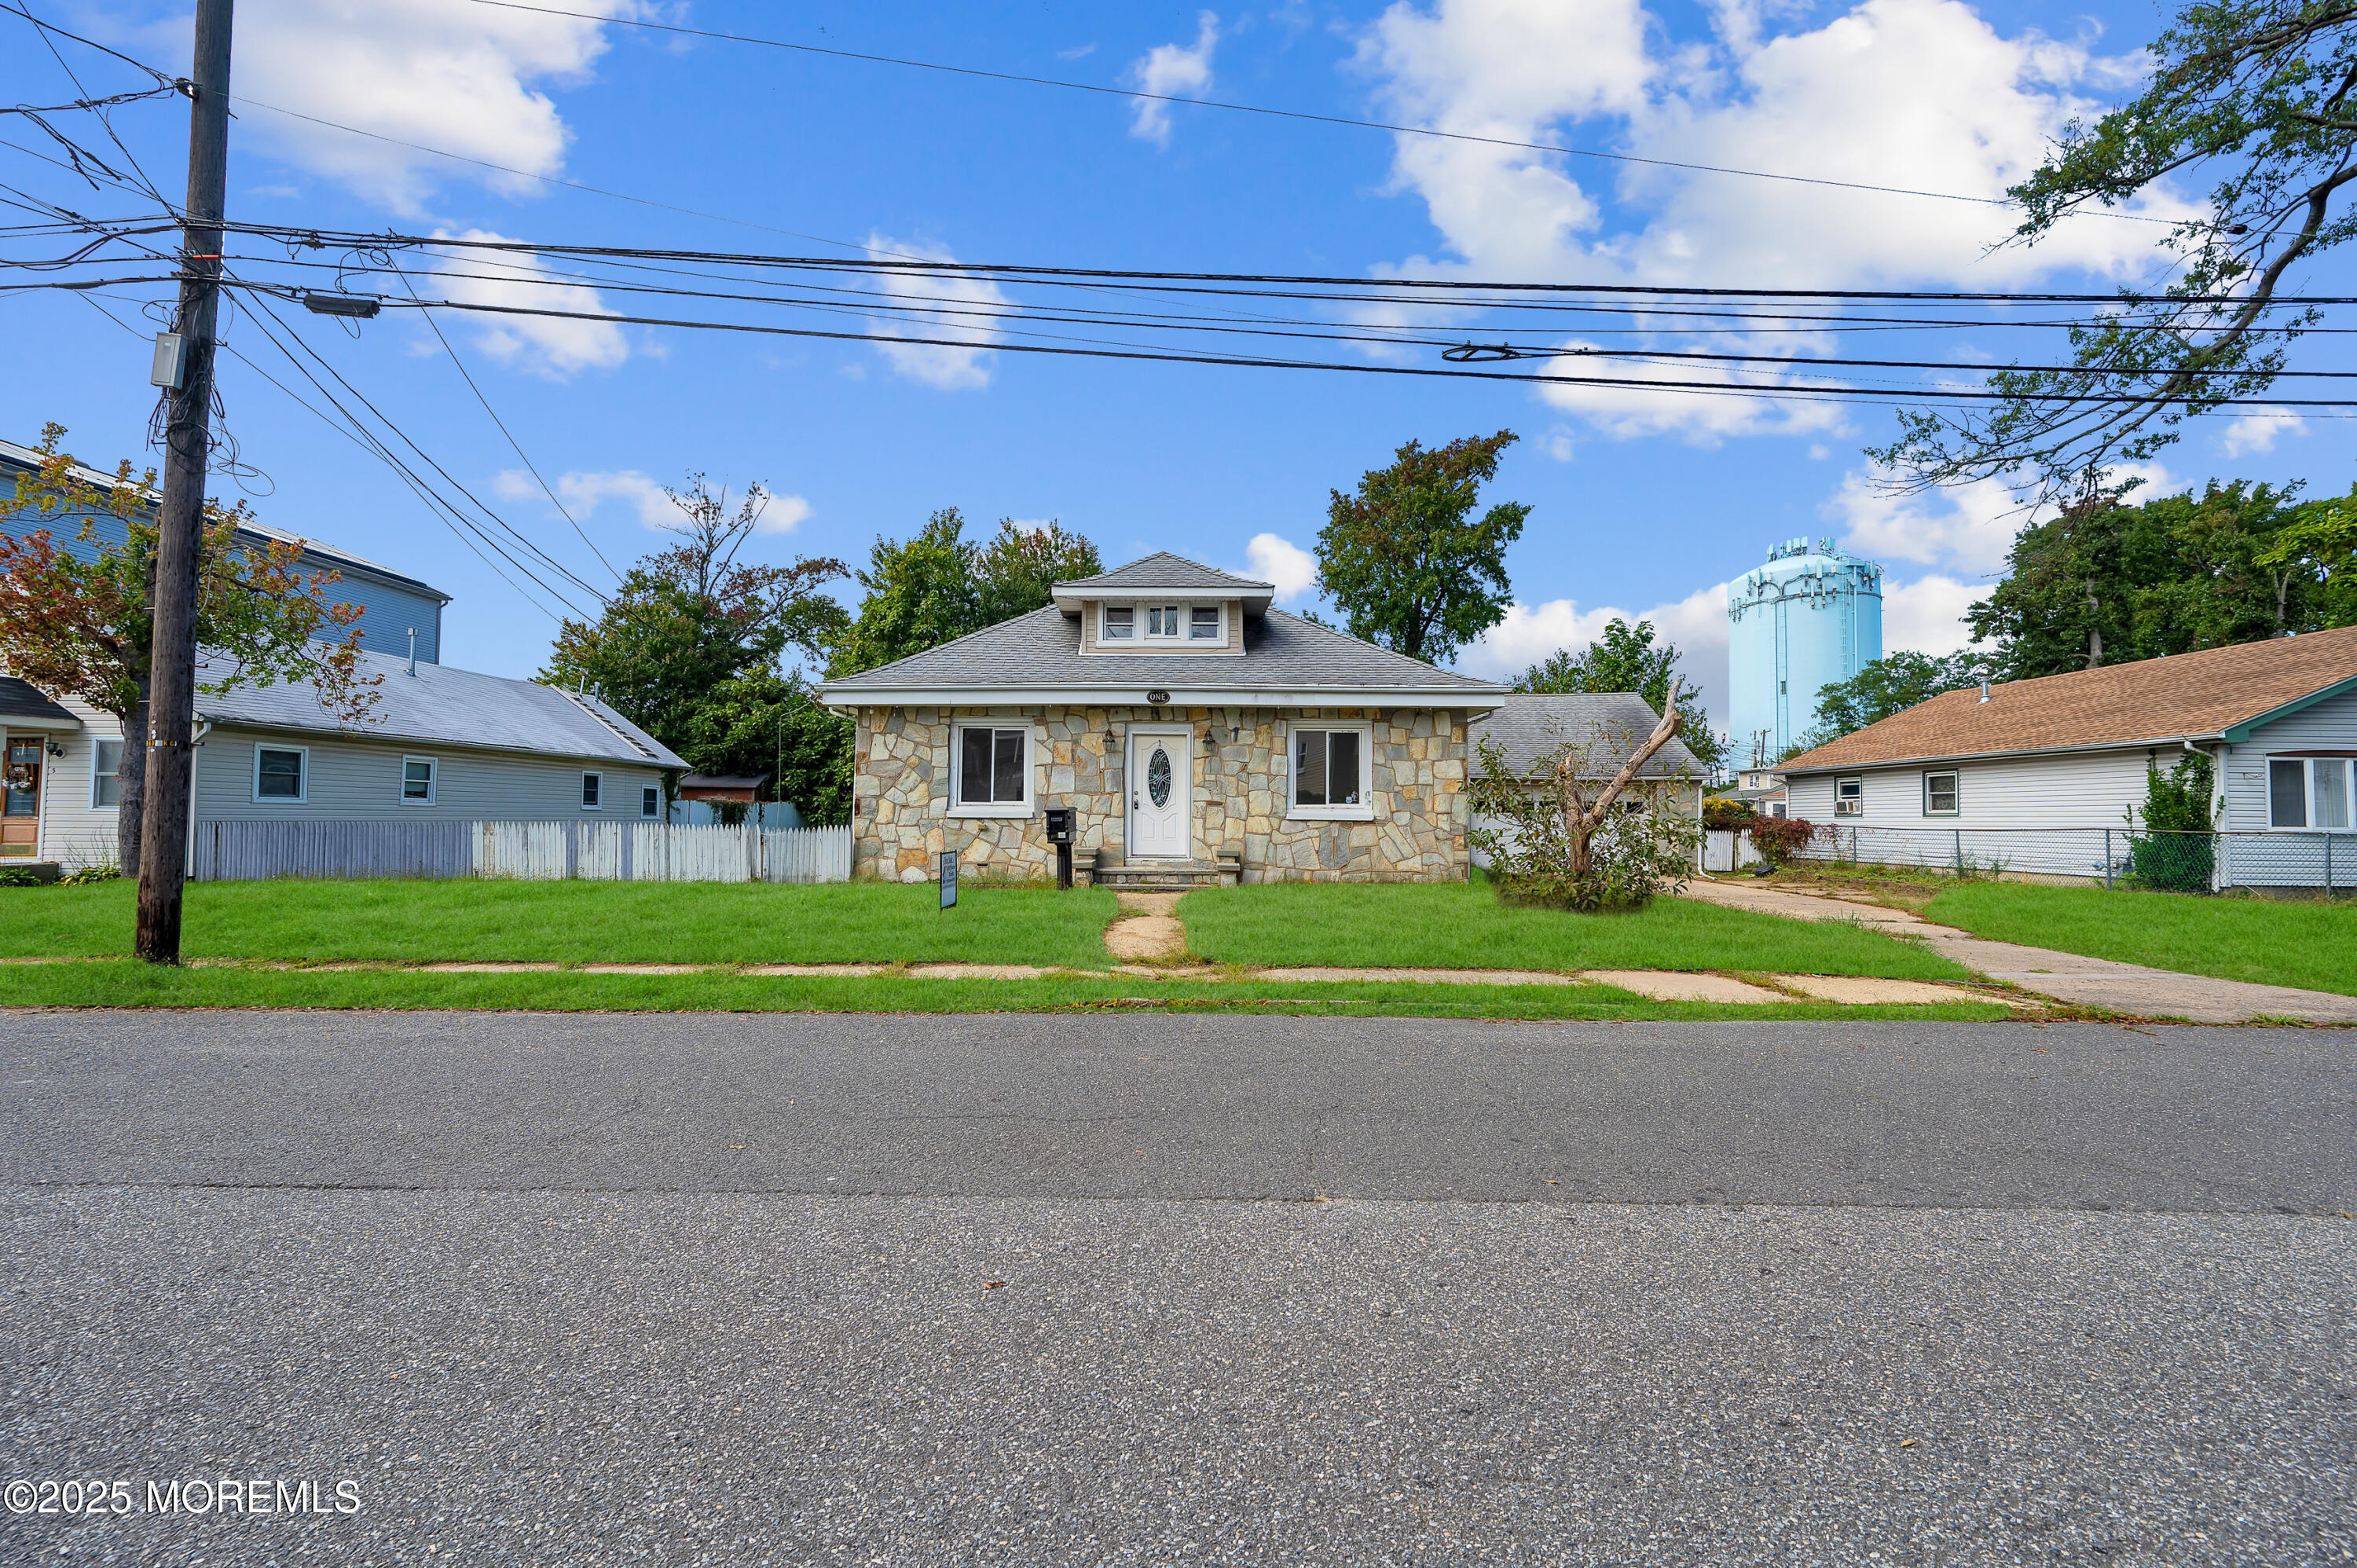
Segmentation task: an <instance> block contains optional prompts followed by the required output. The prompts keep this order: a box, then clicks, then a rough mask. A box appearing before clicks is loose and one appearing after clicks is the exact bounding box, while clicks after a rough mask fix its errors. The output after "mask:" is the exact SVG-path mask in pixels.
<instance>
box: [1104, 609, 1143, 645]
mask: <svg viewBox="0 0 2357 1568" xmlns="http://www.w3.org/2000/svg"><path fill="white" fill-rule="evenodd" d="M1103 631H1104V635H1103V639H1102V640H1103V641H1106V642H1127V641H1129V640H1131V639H1133V638H1135V637H1136V635H1137V612H1136V611H1135V610H1134V609H1132V608H1130V607H1129V606H1127V605H1107V606H1105V607H1104V628H1103Z"/></svg>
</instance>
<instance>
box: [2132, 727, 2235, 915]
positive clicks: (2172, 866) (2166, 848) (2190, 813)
mask: <svg viewBox="0 0 2357 1568" xmlns="http://www.w3.org/2000/svg"><path fill="white" fill-rule="evenodd" d="M2144 825H2145V831H2144V832H2141V833H2139V832H2136V831H2135V829H2136V808H2135V807H2133V806H2131V807H2129V808H2128V828H2129V833H2128V865H2129V875H2131V876H2132V877H2134V878H2135V879H2136V881H2137V882H2139V883H2142V884H2143V885H2144V886H2147V887H2154V888H2158V889H2160V890H2161V891H2163V892H2168V893H2206V892H2208V891H2209V890H2210V876H2211V872H2212V867H2213V866H2214V865H2215V864H2216V860H2217V848H2216V845H2217V841H2216V840H2215V839H2214V838H2212V836H2211V825H2210V758H2209V757H2206V756H2204V755H2203V754H2201V752H2198V751H2195V752H2189V753H2187V754H2186V756H2185V757H2183V758H2182V759H2181V760H2180V761H2179V763H2178V765H2177V766H2176V767H2175V768H2170V769H2169V771H2168V772H2166V773H2163V772H2162V771H2161V770H2160V769H2159V768H2156V767H2154V766H2152V765H2151V764H2149V763H2147V765H2146V767H2145V779H2144Z"/></svg>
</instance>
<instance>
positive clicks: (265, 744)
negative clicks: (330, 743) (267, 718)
mask: <svg viewBox="0 0 2357 1568" xmlns="http://www.w3.org/2000/svg"><path fill="white" fill-rule="evenodd" d="M265 751H291V752H293V753H294V754H295V755H296V756H297V757H301V758H302V759H303V761H302V763H301V767H302V771H301V772H299V773H297V774H296V776H295V782H296V791H295V793H294V794H292V795H265V794H264V793H263V792H262V754H263V753H264V752H265ZM253 803H254V804H255V805H257V806H307V805H309V804H310V803H311V748H310V747H309V746H285V745H282V744H280V743H278V742H276V741H267V740H257V741H255V742H254V743H253Z"/></svg>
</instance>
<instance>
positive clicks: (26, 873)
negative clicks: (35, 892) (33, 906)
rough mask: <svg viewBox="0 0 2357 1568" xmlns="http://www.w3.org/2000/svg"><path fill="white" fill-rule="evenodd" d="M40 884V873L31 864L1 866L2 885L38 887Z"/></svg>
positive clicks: (0, 879)
mask: <svg viewBox="0 0 2357 1568" xmlns="http://www.w3.org/2000/svg"><path fill="white" fill-rule="evenodd" d="M40 885H41V878H40V875H39V874H38V873H37V872H35V871H34V870H33V868H32V867H31V866H28V865H4V866H0V887H38V886H40Z"/></svg>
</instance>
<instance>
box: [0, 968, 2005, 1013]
mask: <svg viewBox="0 0 2357 1568" xmlns="http://www.w3.org/2000/svg"><path fill="white" fill-rule="evenodd" d="M0 1007H273V1008H372V1009H373V1008H393V1009H410V1008H428V1007H434V1008H453V1009H462V1010H463V1009H470V1010H496V1011H502V1012H512V1011H522V1010H527V1009H528V1010H533V1011H553V1012H567V1011H580V1012H608V1013H612V1012H657V1013H668V1012H699V1013H822V1012H823V1013H1019V1012H1039V1013H1071V1012H1094V1011H1116V1010H1130V1009H1140V1008H1146V1009H1164V1010H1169V1011H1174V1012H1203V1013H1246V1014H1264V1013H1275V1014H1298V1015H1306V1016H1310V1017H1334V1016H1338V1015H1340V1016H1353V1017H1367V1016H1394V1017H1397V1016H1407V1017H1453V1018H1556V1019H1646V1020H1652V1019H1714V1018H1743V1019H1833V1020H1840V1021H1844V1022H1848V1021H1854V1020H1857V1019H1866V1018H1915V1019H1921V1018H1951V1019H1997V1018H2006V1017H2010V1016H2011V1015H2012V1014H2011V1010H2010V1009H2008V1008H2006V1007H2003V1006H2000V1005H1997V1004H1993V1003H1954V1004H1941V1005H1937V1006H1929V1007H1841V1006H1834V1005H1831V1004H1824V1003H1810V1002H1792V1003H1771V1004H1758V1005H1739V1006H1731V1005H1726V1004H1711V1003H1684V1002H1648V1001H1645V1000H1643V999H1642V998H1641V997H1637V996H1632V995H1631V994H1629V993H1626V992H1622V991H1616V990H1613V989H1611V988H1609V987H1607V986H1580V987H1577V988H1573V987H1568V986H1550V985H1411V984H1396V983H1394V984H1364V985H1331V984H1319V985H1267V984H1254V983H1249V982H1244V983H1217V982H1212V983H1205V982H1200V981H1196V982H1163V981H1152V980H1143V979H1137V978H1134V977H1131V976H1127V975H1108V976H1105V977H1103V978H1086V979H1055V980H1016V981H1001V980H980V981H946V980H913V979H899V978H892V977H886V976H879V977H877V978H875V979H870V980H849V979H845V980H837V979H832V978H828V979H750V978H747V977H745V976H741V975H736V974H730V973H726V972H721V973H716V974H686V975H639V974H578V973H568V972H555V973H537V974H424V973H420V972H416V971H414V970H411V971H383V972H371V971H360V972H351V971H344V972H318V971H304V970H278V971H272V970H256V969H239V968H230V967H216V968H203V969H159V968H155V967H151V966H149V965H147V964H143V963H137V962H134V961H130V960H127V959H124V960H116V961H109V962H97V963H21V964H0Z"/></svg>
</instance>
